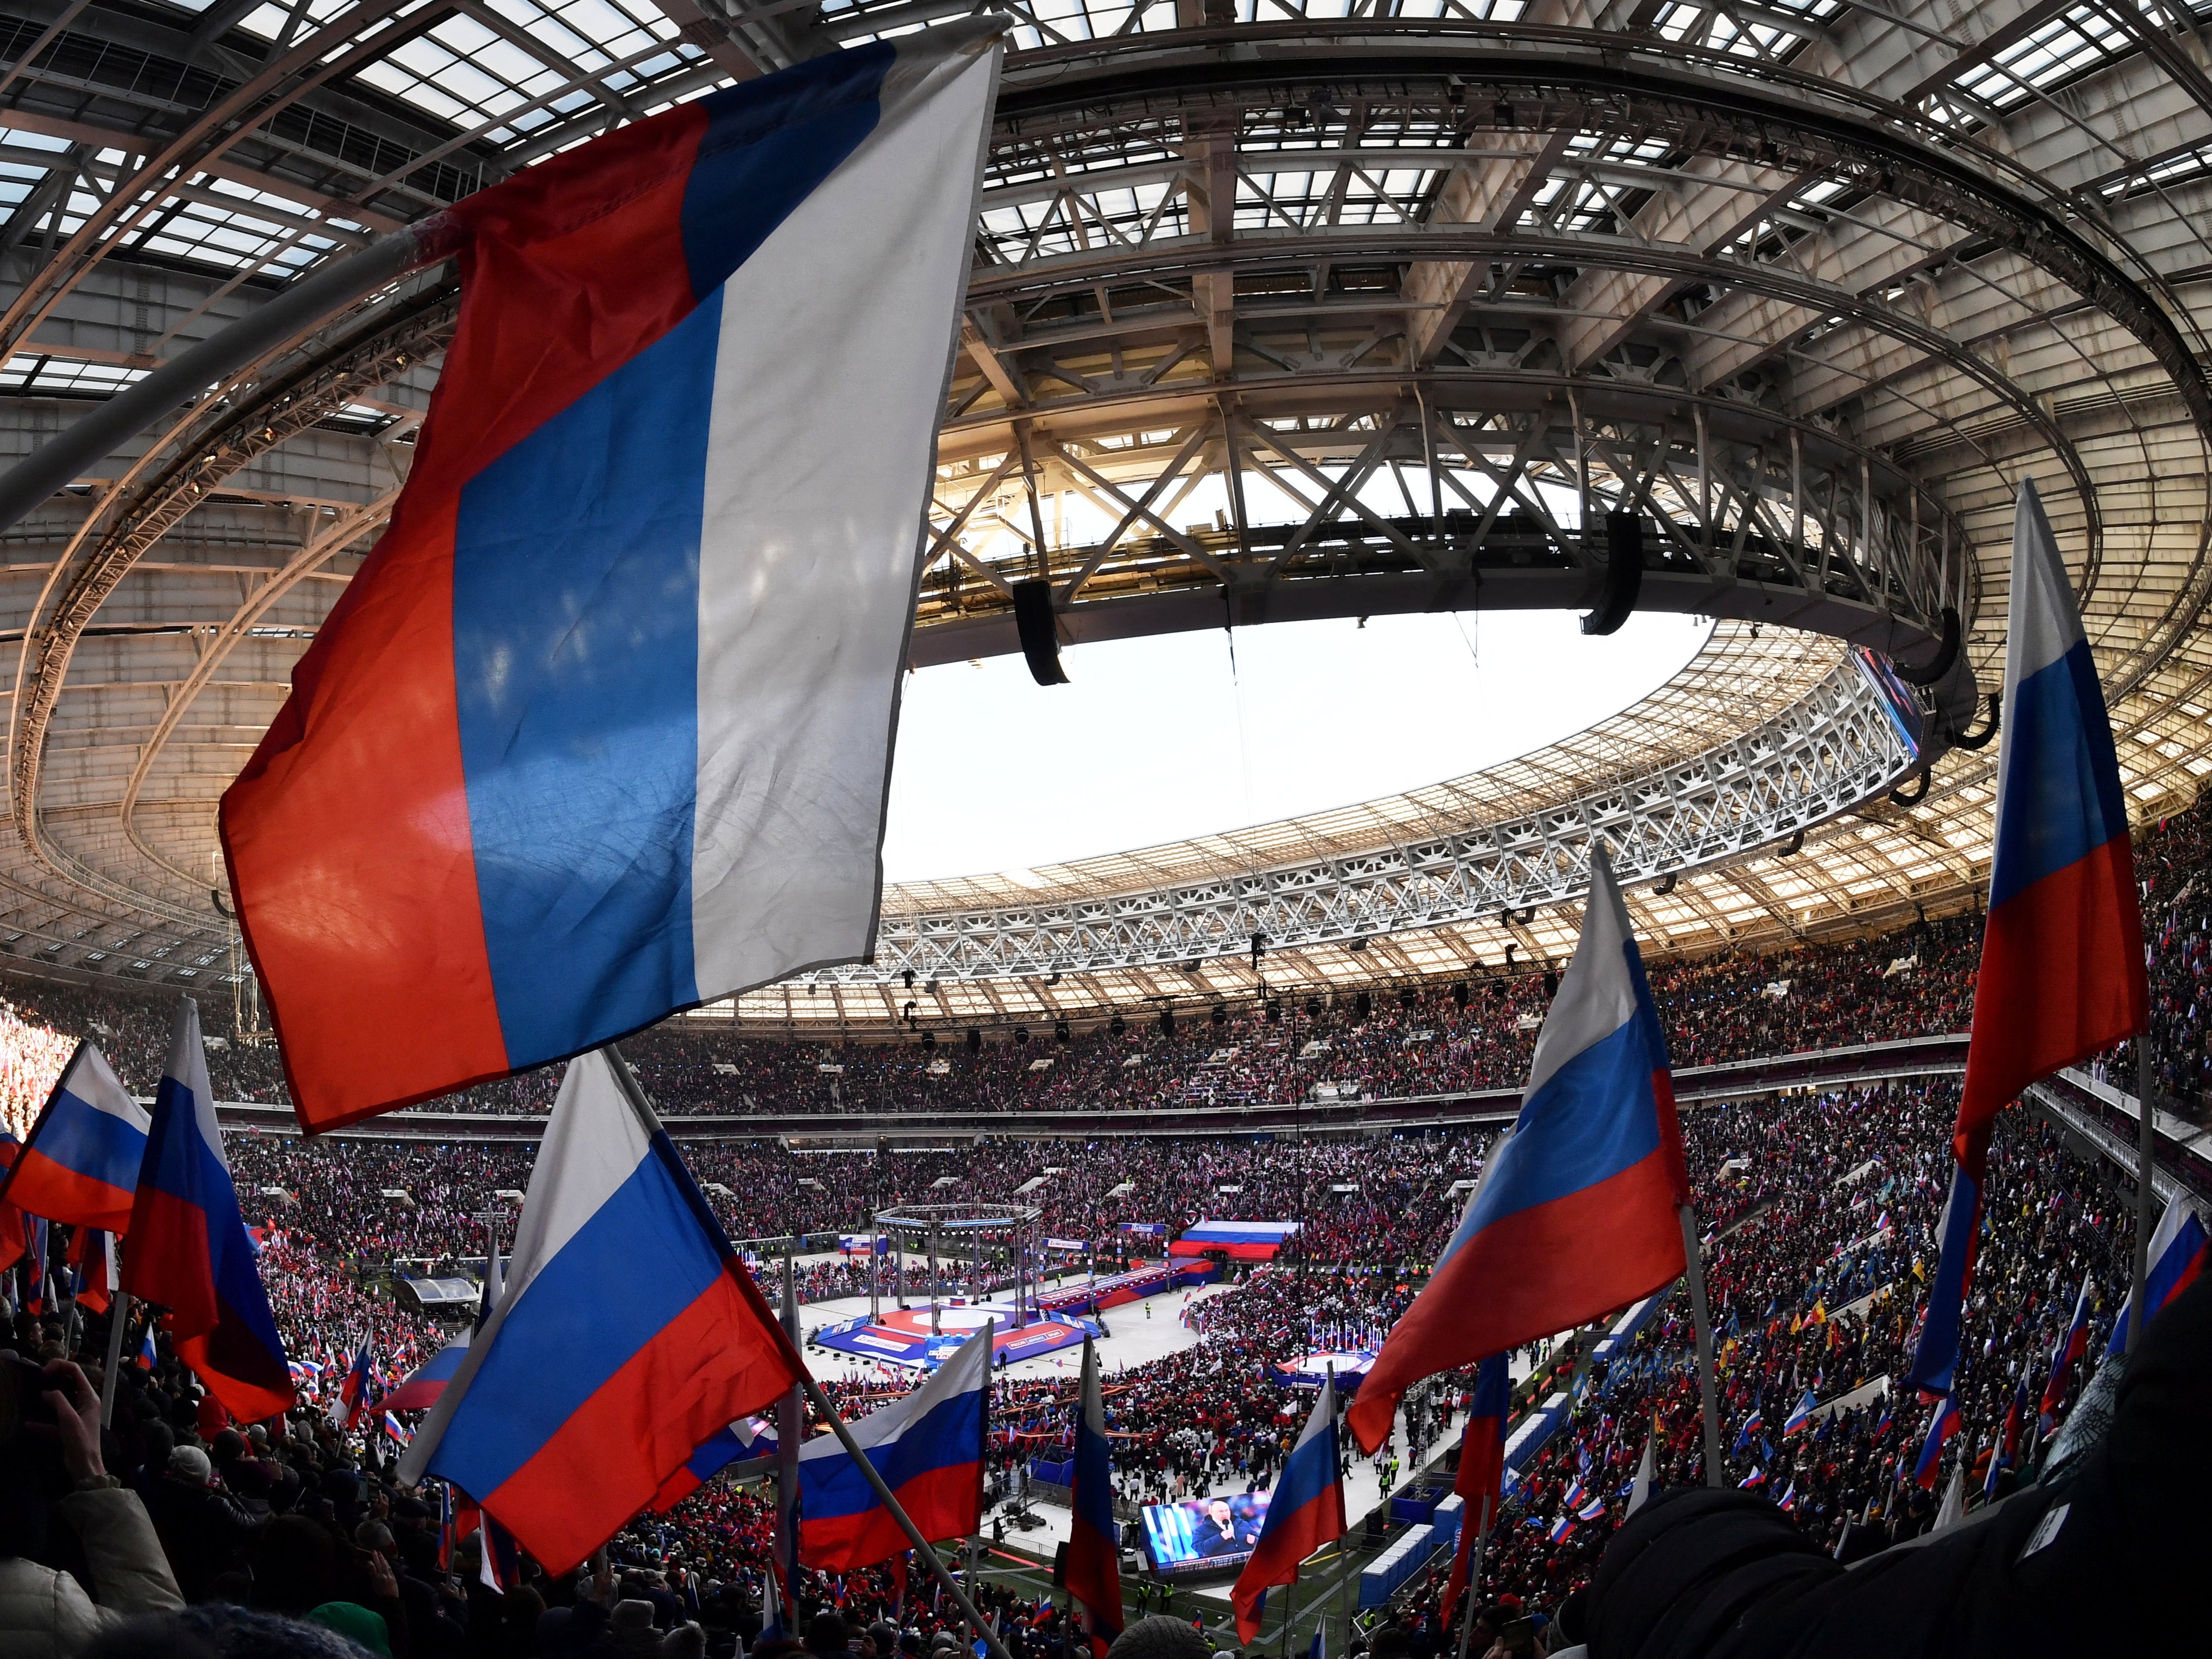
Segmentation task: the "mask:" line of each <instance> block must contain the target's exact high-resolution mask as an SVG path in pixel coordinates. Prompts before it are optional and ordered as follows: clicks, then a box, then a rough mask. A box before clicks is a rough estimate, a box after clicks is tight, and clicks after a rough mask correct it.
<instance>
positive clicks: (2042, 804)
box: [1906, 483, 2150, 1394]
mask: <svg viewBox="0 0 2212 1659" xmlns="http://www.w3.org/2000/svg"><path fill="white" fill-rule="evenodd" d="M2004 715H2005V719H2004V730H2003V732H2002V734H2001V735H2000V737H1999V739H1998V750H1997V805H1996V838H1995V839H1996V855H1995V858H1994V860H1993V861H1992V864H1991V866H1990V907H1989V919H1988V921H1987V923H1986V924H1985V925H1984V929H1983V933H1982V961H1981V968H1980V970H1979V972H1978V975H1977V976H1976V979H1975V981H1974V1022H1973V1028H1972V1035H1971V1036H1970V1038H1969V1040H1968V1043H1967V1048H1966V1085H1965V1090H1964V1092H1963V1094H1962V1095H1961V1097H1960V1102H1959V1116H1958V1121H1957V1122H1956V1123H1954V1125H1953V1127H1952V1142H1951V1146H1952V1156H1953V1159H1954V1167H1953V1170H1952V1176H1951V1194H1950V1199H1949V1201H1948V1203H1947V1204H1946V1205H1945V1206H1944V1209H1943V1218H1942V1224H1941V1227H1940V1229H1939V1231H1940V1235H1941V1239H1942V1252H1941V1255H1940V1256H1939V1258H1938V1260H1937V1262H1936V1280H1935V1283H1934V1284H1933V1285H1931V1286H1930V1287H1929V1295H1928V1314H1927V1318H1926V1319H1925V1321H1924V1322H1923V1324H1922V1327H1921V1334H1920V1342H1919V1346H1917V1348H1916V1349H1915V1350H1914V1352H1913V1356H1912V1363H1911V1366H1910V1368H1909V1369H1908V1370H1907V1372H1906V1379H1907V1380H1908V1381H1909V1382H1911V1383H1913V1384H1914V1385H1915V1386H1916V1387H1917V1388H1919V1389H1923V1391H1925V1392H1927V1393H1929V1394H1948V1392H1949V1391H1950V1389H1951V1386H1952V1380H1953V1377H1954V1374H1955V1372H1956V1370H1957V1368H1958V1363H1959V1334H1960V1322H1961V1321H1962V1319H1963V1318H1964V1310H1965V1304H1966V1296H1967V1293H1968V1292H1969V1291H1971V1289H1972V1285H1973V1267H1974V1246H1975V1239H1976V1236H1977V1234H1978V1231H1979V1228H1980V1225H1981V1206H1982V1188H1983V1183H1984V1180H1985V1178H1986V1176H1987V1173H1988V1165H1989V1148H1990V1125H1991V1124H1992V1123H1993V1122H1995V1121H1996V1115H1997V1114H1998V1112H2000V1111H2001V1110H2002V1109H2004V1108H2005V1107H2006V1106H2007V1105H2008V1104H2010V1103H2012V1102H2013V1101H2015V1100H2016V1099H2018V1098H2019V1097H2020V1095H2021V1091H2022V1090H2024V1089H2026V1088H2027V1086H2028V1085H2030V1084H2031V1083H2033V1082H2035V1081H2037V1080H2038V1079H2041V1078H2045V1077H2048V1076H2050V1075H2051V1073H2053V1072H2056V1071H2057V1070H2059V1069H2060V1068H2061V1067H2062V1066H2071V1065H2073V1064H2075V1062H2076V1061H2077V1060H2086V1059H2087V1058H2088V1056H2090V1055H2091V1054H2095V1053H2096V1052H2097V1051H2098V1050H2099V1049H2100V1048H2110V1047H2111V1046H2112V1044H2113V1043H2115V1042H2120V1041H2122V1040H2123V1039H2124V1038H2127V1037H2130V1036H2135V1035H2136V1033H2137V1032H2139V1031H2141V1030H2142V1029H2143V1026H2144V1024H2145V1022H2146V1021H2147V1020H2148V1017H2149V1009H2150V989H2149V986H2148V981H2147V978H2146V975H2145V973H2144V968H2143V941H2142V909H2141V907H2140V905H2139V902H2138V900H2137V897H2136V872H2135V851H2134V848H2133V846H2132V845H2131V844H2130V842H2129V839H2128V814H2127V798H2126V796H2125V794H2124V793H2123V792H2122V789H2121V787H2120V763H2119V757H2118V754H2117V753H2116V751H2115V750H2114V749H2113V747H2112V721H2111V720H2110V718H2109V717H2108V716H2107V714H2106V712H2105V693H2104V690H2103V688H2102V687H2101V686H2100V685H2099V684H2098V683H2097V665H2096V662H2095V660H2094V659H2093V658H2092V657H2091V656H2090V654H2089V641H2088V639H2087V636H2086V635H2084V634H2083V633H2082V631H2081V613H2080V611H2078V610H2076V609H2075V604H2074V590H2073V589H2072V588H2071V587H2070V586H2068V584H2067V580H2066V563H2065V561H2064V560H2063V559H2062V558H2061V557H2060V556H2059V553H2058V544H2057V539H2056V538H2053V536H2052V535H2051V522H2050V520H2047V519H2046V518H2045V517H2044V513H2043V503H2042V501H2040V500H2039V499H2038V498H2037V495H2036V493H2035V486H2034V484H2033V483H2022V484H2021V487H2020V497H2019V500H2018V501H2017V502H2016V503H2015V506H2014V509H2013V521H2012V592H2011V596H2010V599H2009V601H2008V610H2007V613H2006V635H2005V674H2004Z"/></svg>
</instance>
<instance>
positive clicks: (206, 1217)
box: [123, 997, 295, 1421]
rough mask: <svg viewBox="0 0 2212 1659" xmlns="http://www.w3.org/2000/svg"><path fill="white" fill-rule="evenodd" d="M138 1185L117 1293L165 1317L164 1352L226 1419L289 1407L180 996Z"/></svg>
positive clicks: (195, 1036) (271, 1323)
mask: <svg viewBox="0 0 2212 1659" xmlns="http://www.w3.org/2000/svg"><path fill="white" fill-rule="evenodd" d="M130 1234H131V1248H130V1249H128V1250H126V1251H125V1253H124V1258H123V1288H124V1289H125V1290H126V1291H130V1292H131V1295H133V1296H135V1297H138V1298H139V1299H140V1300H141V1301H145V1302H152V1303H155V1304H159V1305H161V1307H164V1308H167V1310H169V1311H168V1318H167V1325H168V1330H169V1341H170V1346H172V1347H173V1349H174V1350H175V1352H176V1355H177V1357H178V1358H179V1359H182V1360H183V1361H184V1362H185V1364H187V1365H189V1366H191V1368H192V1370H193V1371H194V1372H195V1373H196V1374H197V1376H198V1377H199V1379H200V1381H201V1382H203V1383H205V1384H207V1389H208V1392H209V1393H210V1394H211V1395H214V1396H215V1397H216V1399H217V1400H219V1401H222V1404H223V1407H224V1408H225V1409H226V1410H227V1411H228V1412H229V1413H230V1414H231V1415H232V1416H233V1417H235V1418H239V1419H244V1420H246V1421H253V1420H257V1419H261V1418H264V1417H275V1416H276V1415H278V1414H279V1413H283V1412H285V1411H288V1410H289V1409H290V1408H291V1406H292V1403H293V1401H294V1399H295V1395H294V1392H293V1388H292V1374H291V1371H290V1370H289V1368H288V1367H287V1366H286V1365H285V1364H284V1345H283V1341H282V1340H279V1339H278V1337H277V1334H276V1320H275V1319H274V1318H273V1317H272V1316H270V1311H269V1295H268V1292H267V1291H264V1290H263V1289H262V1287H261V1269H260V1268H259V1267H258V1266H257V1265H256V1264H255V1261H254V1259H253V1258H254V1250H253V1241H252V1239H251V1238H250V1237H247V1236H246V1218H244V1217H243V1216H242V1215H240V1213H239V1210H238V1189H237V1188H235V1187H234V1186H233V1185H232V1184H231V1180H230V1164H229V1162H228V1160H227V1159H226V1158H224V1157H223V1154H222V1130H221V1129H219V1128H217V1127H216V1121H215V1091H214V1090H213V1089H211V1088H210V1086H209V1085H208V1072H207V1050H206V1049H205V1048H204V1047H202V1046H201V1043H200V1011H199V1005H198V1004H197V1003H196V1002H194V1001H193V1000H191V998H190V997H180V998H179V999H178V1001H177V1014H176V1020H175V1023H174V1024H173V1026H172V1027H171V1030H170V1036H169V1065H168V1069H167V1071H165V1072H164V1073H162V1074H161V1087H160V1088H159V1089H157V1090H156V1091H155V1094H154V1113H153V1119H152V1121H151V1122H150V1123H149V1125H148V1126H147V1133H146V1160H145V1163H144V1164H143V1166H142V1167H141V1169H140V1170H139V1173H138V1180H137V1197H136V1198H135V1199H134V1200H133V1201H132V1204H131V1228H130Z"/></svg>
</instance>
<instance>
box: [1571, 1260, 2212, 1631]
mask: <svg viewBox="0 0 2212 1659" xmlns="http://www.w3.org/2000/svg"><path fill="white" fill-rule="evenodd" d="M2118 1363H2120V1362H2117V1361H2108V1362H2107V1364H2118ZM2119 1375H2120V1381H2119V1384H2118V1391H2117V1397H2116V1400H2115V1403H2114V1408H2113V1412H2112V1420H2111V1427H2110V1429H2109V1430H2108V1431H2106V1434H2105V1437H2104V1438H2103V1439H2102V1441H2101V1442H2100V1443H2097V1444H2096V1445H2095V1447H2094V1448H2093V1449H2091V1450H2089V1451H2087V1453H2086V1454H2085V1455H2082V1456H2081V1457H2080V1458H2079V1459H2078V1460H2074V1459H2068V1460H2066V1462H2065V1466H2064V1467H2054V1468H2051V1469H2048V1470H2046V1472H2045V1480H2046V1481H2047V1482H2048V1484H2041V1485H2037V1486H2029V1487H2027V1488H2025V1489H2023V1490H2022V1491H2021V1492H2018V1493H2017V1494H2015V1496H2013V1497H2011V1498H2007V1499H2005V1500H2003V1501H2002V1502H2001V1503H1997V1504H1991V1505H1989V1506H1987V1507H1985V1508H1983V1509H1980V1510H1975V1511H1972V1512H1971V1513H1970V1514H1969V1515H1968V1516H1966V1519H1965V1521H1963V1522H1960V1524H1958V1525H1956V1526H1953V1527H1950V1528H1947V1529H1945V1530H1943V1531H1942V1532H1931V1533H1928V1534H1923V1535H1922V1536H1920V1537H1918V1538H1915V1539H1911V1540H1909V1541H1906V1542H1905V1543H1902V1544H1899V1545H1896V1546H1894V1547H1891V1548H1889V1549H1887V1550H1884V1551H1882V1552H1881V1553H1880V1554H1878V1555H1872V1556H1869V1557H1867V1558H1866V1559H1864V1560H1863V1561H1860V1562H1858V1563H1857V1564H1856V1565H1852V1566H1849V1567H1846V1566H1845V1565H1843V1564H1842V1563H1840V1562H1838V1561H1835V1560H1833V1559H1830V1557H1829V1556H1828V1555H1827V1553H1826V1552H1825V1551H1823V1550H1821V1549H1820V1547H1818V1546H1817V1545H1815V1544H1814V1543H1813V1541H1811V1540H1809V1539H1808V1538H1807V1537H1806V1536H1805V1534H1803V1533H1802V1532H1800V1531H1799V1530H1798V1529H1797V1528H1796V1527H1795V1526H1794V1525H1792V1524H1791V1522H1790V1518H1789V1516H1785V1515H1784V1514H1783V1513H1782V1512H1781V1510H1778V1509H1777V1508H1776V1507H1775V1506H1774V1505H1773V1504H1771V1503H1770V1502H1768V1501H1767V1500H1766V1499H1765V1498H1758V1497H1754V1496H1753V1495H1752V1494H1750V1493H1747V1492H1735V1491H1717V1492H1716V1491H1710V1490H1706V1489H1705V1488H1696V1489H1678V1490H1676V1491H1674V1492H1663V1493H1661V1494H1658V1495H1657V1496H1656V1497H1655V1498H1653V1499H1652V1501H1651V1502H1650V1504H1647V1505H1645V1507H1644V1509H1643V1510H1642V1511H1640V1512H1639V1513H1638V1515H1637V1516H1635V1518H1634V1519H1632V1520H1631V1521H1630V1522H1628V1523H1627V1524H1626V1525H1625V1526H1623V1527H1622V1528H1620V1531H1619V1532H1617V1533H1615V1534H1613V1538H1612V1540H1611V1541H1609V1542H1608V1543H1607V1546H1606V1551H1605V1554H1604V1556H1603V1558H1602V1559H1601V1560H1600V1561H1599V1563H1598V1570H1597V1576H1596V1578H1595V1581H1594V1582H1593V1583H1592V1584H1591V1585H1590V1589H1589V1651H1590V1655H1591V1659H1862V1656H1864V1655H1867V1654H1881V1655H1883V1656H1885V1659H2031V1656H2036V1655H2043V1654H2051V1655H2064V1656H2069V1659H2071V1656H2074V1655H2078V1654H2084V1653H2143V1654H2163V1653H2186V1652H2192V1651H2201V1650H2202V1649H2203V1642H2204V1633H2205V1630H2206V1628H2207V1624H2206V1621H2207V1619H2208V1617H2212V1592H2208V1590H2207V1588H2206V1583H2207V1581H2206V1577H2205V1568H2204V1564H2205V1562H2206V1560H2207V1559H2212V1498H2208V1497H2207V1494H2208V1493H2212V1409H2208V1405H2207V1401H2208V1399H2212V1389H2208V1385H2207V1383H2206V1379H2207V1378H2208V1377H2212V1275H2207V1276H2205V1277H2203V1278H2201V1279H2198V1280H2197V1283H2196V1284H2195V1285H2191V1287H2190V1288H2189V1289H2188V1290H2187V1291H2184V1292H2183V1293H2182V1294H2181V1295H2180V1296H2179V1297H2176V1298H2175V1299H2174V1300H2173V1301H2172V1303H2170V1304H2167V1305H2166V1308H2165V1309H2163V1310H2161V1311H2160V1313H2159V1314H2158V1316H2157V1317H2155V1318H2154V1319H2153V1320H2151V1321H2150V1322H2149V1323H2148V1325H2147V1326H2146V1327H2145V1328H2144V1330H2143V1335H2142V1343H2141V1345H2140V1346H2138V1347H2137V1348H2136V1352H2135V1353H2134V1354H2132V1355H2130V1356H2129V1357H2128V1358H2127V1359H2126V1360H2125V1362H2124V1370H2122V1371H2121V1372H2120V1374H2119ZM2103 1381H2104V1378H2103V1377H2102V1376H2100V1377H2099V1379H2098V1382H2099V1383H2102V1382H2103ZM2095 1386H2096V1385H2095V1384H2093V1385H2092V1387H2093V1388H2094V1387H2095ZM2053 1462H2054V1466H2056V1465H2057V1463H2058V1462H2059V1460H2058V1459H2057V1458H2054V1460H2053Z"/></svg>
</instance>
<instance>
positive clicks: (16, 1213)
mask: <svg viewBox="0 0 2212 1659" xmlns="http://www.w3.org/2000/svg"><path fill="white" fill-rule="evenodd" d="M22 1150H23V1143H22V1142H21V1141H20V1140H18V1139H15V1136H14V1135H12V1134H10V1133H8V1131H7V1130H5V1129H0V1171H5V1170H12V1169H14V1168H15V1159H16V1158H17V1157H18V1156H19V1155H20V1154H21V1152H22ZM30 1219H31V1218H29V1217H28V1216H27V1215H25V1214H24V1213H23V1212H21V1210H19V1209H17V1208H16V1207H15V1206H14V1205H13V1204H10V1203H8V1202H7V1201H6V1200H4V1199H0V1273H5V1272H7V1271H8V1269H9V1268H10V1267H14V1266H15V1264H16V1263H17V1262H18V1261H21V1260H22V1259H23V1257H24V1255H25V1254H26V1253H27V1251H28V1250H29V1249H30V1243H31V1229H30V1225H29V1224H30Z"/></svg>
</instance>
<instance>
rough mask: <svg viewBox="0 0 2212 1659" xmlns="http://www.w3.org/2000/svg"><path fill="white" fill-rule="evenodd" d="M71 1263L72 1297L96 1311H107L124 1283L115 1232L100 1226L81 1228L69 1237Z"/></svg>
mask: <svg viewBox="0 0 2212 1659" xmlns="http://www.w3.org/2000/svg"><path fill="white" fill-rule="evenodd" d="M88 1259H89V1261H90V1265H89V1266H87V1265H86V1264H87V1261H88ZM69 1264H70V1296H72V1297H75V1298H76V1301H77V1302H78V1303H79V1304H81V1305H82V1306H84V1307H87V1308H89V1309H91V1310H92V1311H93V1312H94V1313H106V1311H107V1310H108V1309H109V1307H110V1306H112V1304H113V1303H114V1300H115V1292H116V1290H117V1289H118V1286H119V1285H120V1284H121V1282H122V1271H121V1264H120V1263H118V1261H116V1259H115V1235H114V1234H113V1233H111V1232H108V1231H105V1230H104V1229H102V1228H99V1227H79V1228H78V1229H77V1230H76V1236H75V1237H72V1238H71V1239H70V1247H69Z"/></svg>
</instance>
